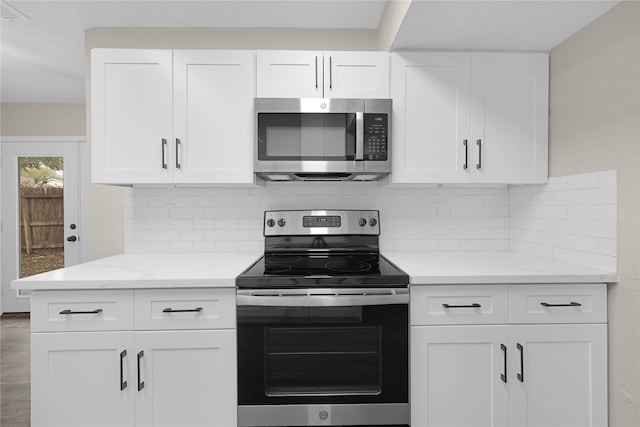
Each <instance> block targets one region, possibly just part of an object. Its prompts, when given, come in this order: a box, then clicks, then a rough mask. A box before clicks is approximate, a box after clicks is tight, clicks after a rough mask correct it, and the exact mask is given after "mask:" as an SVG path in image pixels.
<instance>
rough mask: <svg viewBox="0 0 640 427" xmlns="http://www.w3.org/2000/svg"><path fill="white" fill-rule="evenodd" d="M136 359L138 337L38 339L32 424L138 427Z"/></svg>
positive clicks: (122, 334)
mask: <svg viewBox="0 0 640 427" xmlns="http://www.w3.org/2000/svg"><path fill="white" fill-rule="evenodd" d="M127 349H128V350H127ZM133 357H135V356H134V354H133V332H100V333H96V332H65V333H34V334H32V335H31V425H32V426H33V427H41V426H51V427H54V426H55V427H88V426H96V427H97V426H104V427H113V426H132V425H133V419H134V410H135V406H134V399H133V398H134V395H135V391H134V389H133V387H134V386H135V379H134V378H135V377H134V375H135V374H134V372H135V371H134V367H135V362H134V359H132V358H133ZM121 373H122V381H123V382H124V381H127V385H126V386H125V387H121V384H122V383H121V382H120V381H121V376H120V375H121Z"/></svg>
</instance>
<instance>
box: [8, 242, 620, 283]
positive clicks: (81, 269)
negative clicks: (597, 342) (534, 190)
mask: <svg viewBox="0 0 640 427" xmlns="http://www.w3.org/2000/svg"><path fill="white" fill-rule="evenodd" d="M383 254H384V255H385V256H386V257H387V258H388V259H389V260H390V261H391V262H393V263H394V264H395V265H397V266H398V267H400V268H401V269H403V270H404V271H405V272H406V273H407V274H409V276H410V283H411V284H414V285H416V284H432V285H434V284H442V285H447V284H490V283H492V284H508V283H513V284H518V283H540V284H544V283H547V284H548V283H615V282H617V281H618V276H617V275H616V273H612V272H604V271H599V270H592V269H588V268H584V267H580V266H575V265H571V264H565V263H560V262H555V261H550V260H546V259H542V258H535V257H531V256H528V255H523V254H518V253H515V252H394V251H388V252H384V253H383ZM261 255H262V254H260V253H191V254H188V253H183V254H122V255H116V256H112V257H108V258H103V259H99V260H96V261H91V262H87V263H83V264H79V265H75V266H72V267H67V268H63V269H59V270H54V271H50V272H48V273H42V274H38V275H35V276H30V277H26V278H24V279H18V280H14V281H13V282H11V287H12V288H13V289H20V290H23V291H33V290H64V289H67V290H71V289H144V288H180V287H185V288H186V287H194V288H198V287H207V288H213V287H220V288H223V287H227V288H228V287H235V279H236V277H237V276H238V275H239V274H240V273H242V272H243V271H244V270H245V269H246V268H248V267H249V266H250V265H251V264H253V262H254V261H256V260H257V259H258V258H259V257H260V256H261Z"/></svg>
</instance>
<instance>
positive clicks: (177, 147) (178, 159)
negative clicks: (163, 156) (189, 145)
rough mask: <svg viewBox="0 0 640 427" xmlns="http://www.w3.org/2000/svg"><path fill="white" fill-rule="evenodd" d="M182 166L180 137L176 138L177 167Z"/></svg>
mask: <svg viewBox="0 0 640 427" xmlns="http://www.w3.org/2000/svg"><path fill="white" fill-rule="evenodd" d="M180 168H181V165H180V138H176V169H180Z"/></svg>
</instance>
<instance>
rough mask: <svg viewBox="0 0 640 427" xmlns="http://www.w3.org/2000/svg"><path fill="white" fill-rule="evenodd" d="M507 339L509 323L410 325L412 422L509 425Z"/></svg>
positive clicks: (422, 425) (422, 426)
mask: <svg viewBox="0 0 640 427" xmlns="http://www.w3.org/2000/svg"><path fill="white" fill-rule="evenodd" d="M507 343H508V329H507V326H420V327H416V326H412V327H411V405H410V406H411V425H412V426H414V427H427V426H429V427H431V426H433V427H436V426H438V427H439V426H468V427H472V426H478V427H480V426H483V427H486V426H507V425H509V387H508V384H507V383H505V382H504V381H503V380H502V379H501V378H502V375H504V374H505V372H506V371H505V365H504V361H505V360H506V354H505V350H503V349H502V346H504V345H506V344H507Z"/></svg>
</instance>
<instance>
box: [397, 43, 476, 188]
mask: <svg viewBox="0 0 640 427" xmlns="http://www.w3.org/2000/svg"><path fill="white" fill-rule="evenodd" d="M470 67H471V61H470V55H469V54H467V53H402V54H398V53H393V54H392V55H391V68H392V70H391V97H392V98H393V131H392V132H393V147H392V150H393V156H392V172H393V173H392V174H391V179H392V180H393V182H394V183H466V182H468V181H469V179H470V174H469V172H468V171H469V169H470V168H472V167H475V164H472V162H471V158H470V156H471V153H470V151H469V150H470V149H471V147H470V144H471V141H470V136H469V131H470V118H469V117H470V114H471V112H470V101H469V94H470V84H471V77H470V76H471V68H470Z"/></svg>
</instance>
